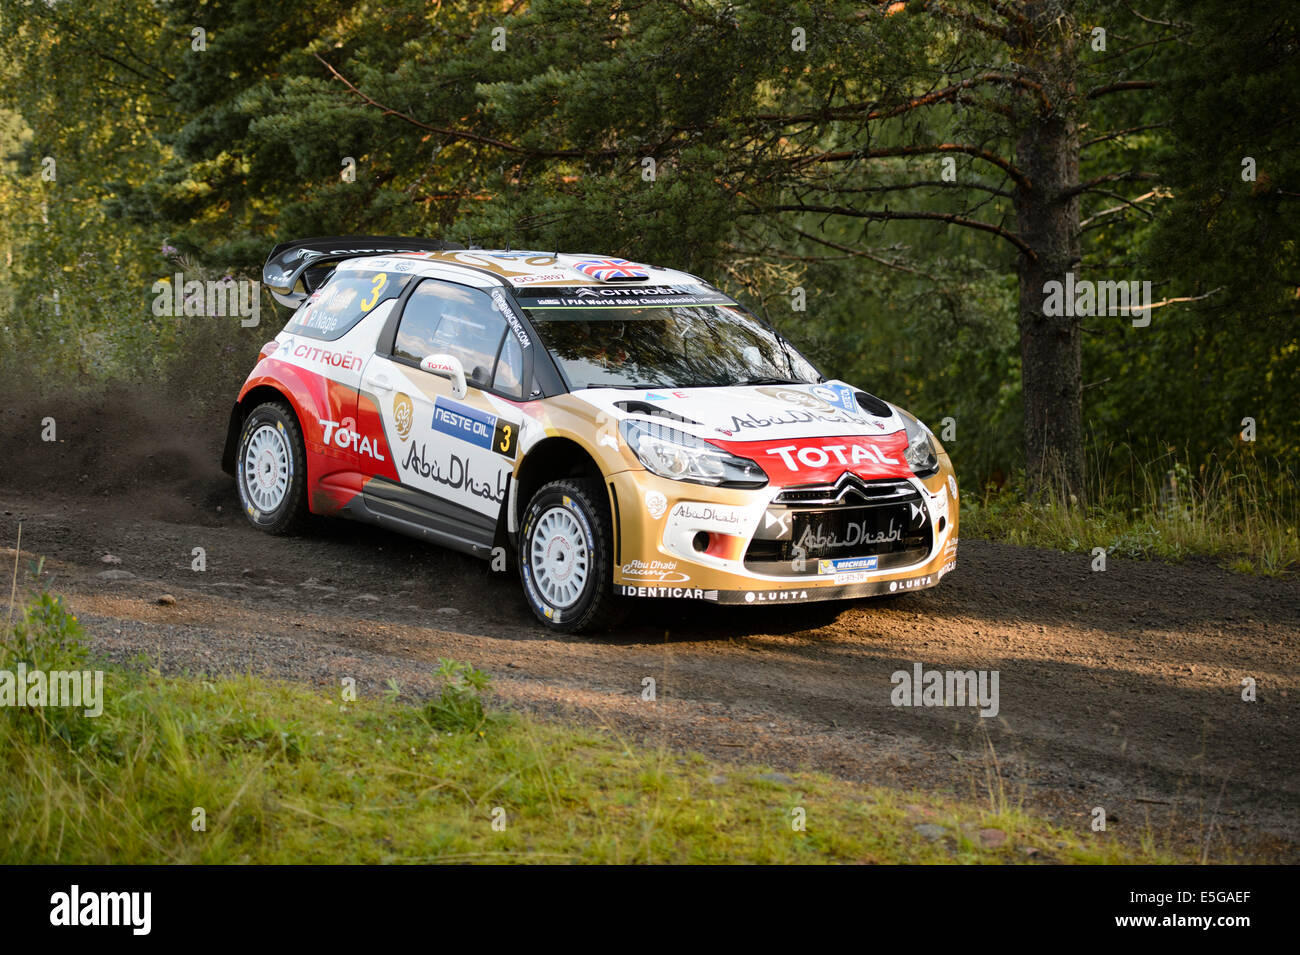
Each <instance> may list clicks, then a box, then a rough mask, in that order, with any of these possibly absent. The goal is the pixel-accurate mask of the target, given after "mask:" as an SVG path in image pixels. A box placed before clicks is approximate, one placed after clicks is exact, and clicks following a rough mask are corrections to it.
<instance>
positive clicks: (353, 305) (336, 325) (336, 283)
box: [284, 269, 411, 341]
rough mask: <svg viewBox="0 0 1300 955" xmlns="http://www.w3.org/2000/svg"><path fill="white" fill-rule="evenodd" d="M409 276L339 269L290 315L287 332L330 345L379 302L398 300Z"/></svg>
mask: <svg viewBox="0 0 1300 955" xmlns="http://www.w3.org/2000/svg"><path fill="white" fill-rule="evenodd" d="M410 280H411V277H410V276H409V275H402V274H400V273H395V272H375V271H372V270H370V269H338V270H336V271H335V272H334V274H333V275H332V276H330V277H329V278H328V279H327V280H326V281H325V284H324V285H322V286H321V287H320V288H318V289H317V290H316V291H315V292H313V293H312V294H311V297H310V298H308V299H307V301H305V302H303V303H302V305H300V306H299V307H298V311H296V312H294V313H293V318H291V319H290V320H289V324H288V325H286V326H285V329H284V330H285V331H286V332H291V333H292V334H294V335H304V336H306V337H308V338H319V339H322V340H324V341H332V340H334V339H336V338H340V337H341V336H343V335H344V334H346V333H347V332H348V331H349V330H350V329H351V328H352V327H353V326H354V325H356V324H357V322H359V321H361V319H362V318H364V317H365V316H366V315H369V314H370V313H371V312H372V311H374V309H375V307H376V306H377V305H379V304H380V303H381V302H386V301H388V300H389V299H391V298H397V296H399V295H401V294H402V289H404V288H405V287H406V283H407V282H409V281H410Z"/></svg>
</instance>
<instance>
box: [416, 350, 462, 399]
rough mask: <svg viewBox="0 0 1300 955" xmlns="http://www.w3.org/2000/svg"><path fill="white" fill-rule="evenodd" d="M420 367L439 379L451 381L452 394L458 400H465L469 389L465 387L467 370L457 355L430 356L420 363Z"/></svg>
mask: <svg viewBox="0 0 1300 955" xmlns="http://www.w3.org/2000/svg"><path fill="white" fill-rule="evenodd" d="M420 367H421V368H422V369H423V370H424V371H427V372H429V373H430V374H433V375H437V376H438V377H439V378H448V379H450V380H451V393H452V394H453V395H454V396H455V397H457V398H464V397H465V394H466V392H468V391H469V388H468V387H467V386H466V385H465V369H464V367H463V366H462V365H461V363H460V359H459V358H457V357H456V356H455V355H446V354H442V355H429V356H428V357H427V358H425V359H424V361H422V362H420Z"/></svg>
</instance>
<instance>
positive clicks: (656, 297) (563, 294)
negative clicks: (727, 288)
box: [515, 285, 733, 310]
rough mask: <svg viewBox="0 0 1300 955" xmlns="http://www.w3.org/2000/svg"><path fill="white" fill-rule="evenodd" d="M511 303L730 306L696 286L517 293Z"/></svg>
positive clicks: (581, 287)
mask: <svg viewBox="0 0 1300 955" xmlns="http://www.w3.org/2000/svg"><path fill="white" fill-rule="evenodd" d="M515 300H516V301H518V302H519V304H520V305H521V306H523V307H524V308H526V309H529V310H532V309H547V308H670V307H674V306H682V305H731V304H733V303H732V301H731V299H729V298H727V296H725V295H723V294H722V293H721V292H717V291H714V290H713V289H710V288H704V287H703V286H700V285H649V286H645V285H643V286H638V287H636V288H629V287H610V286H599V287H593V286H587V285H576V286H569V287H565V288H530V289H517V290H516V291H515Z"/></svg>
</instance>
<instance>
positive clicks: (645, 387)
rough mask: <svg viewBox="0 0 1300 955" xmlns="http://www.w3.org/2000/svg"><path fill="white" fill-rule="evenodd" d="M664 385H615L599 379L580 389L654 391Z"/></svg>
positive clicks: (664, 386)
mask: <svg viewBox="0 0 1300 955" xmlns="http://www.w3.org/2000/svg"><path fill="white" fill-rule="evenodd" d="M666 387H667V386H666V385H615V384H609V383H606V382H600V381H591V382H588V383H587V384H585V385H583V386H582V388H581V389H580V390H584V391H585V390H586V389H588V388H615V389H617V390H619V391H654V390H655V389H656V388H666Z"/></svg>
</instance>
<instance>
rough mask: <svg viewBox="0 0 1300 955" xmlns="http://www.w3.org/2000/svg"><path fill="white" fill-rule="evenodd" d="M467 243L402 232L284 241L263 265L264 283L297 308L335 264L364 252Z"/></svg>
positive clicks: (446, 247) (448, 247)
mask: <svg viewBox="0 0 1300 955" xmlns="http://www.w3.org/2000/svg"><path fill="white" fill-rule="evenodd" d="M463 248H465V247H464V246H463V245H459V244H458V243H455V242H445V241H443V240H442V239H408V238H405V237H403V236H399V235H325V236H317V237H316V238H313V239H298V240H296V241H294V242H281V243H280V244H279V245H277V246H276V247H275V248H274V249H272V250H271V254H270V256H268V257H267V260H266V265H264V266H262V284H263V285H265V286H266V287H267V288H268V289H270V291H271V294H272V295H273V296H275V300H276V301H277V302H279V303H280V304H281V305H287V306H288V307H289V308H297V307H298V306H299V305H300V304H302V302H303V300H304V299H305V298H306V297H307V296H308V295H310V294H311V293H312V292H314V291H316V289H317V288H319V287H320V284H321V282H323V281H324V280H325V277H326V276H327V275H329V273H330V271H331V270H332V269H333V268H334V266H335V264H337V263H338V262H341V261H343V260H344V259H355V258H357V257H359V256H363V255H383V254H385V253H390V252H443V251H447V250H455V249H463Z"/></svg>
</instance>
